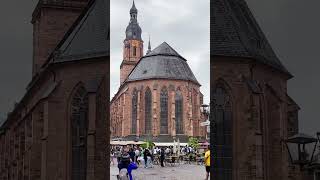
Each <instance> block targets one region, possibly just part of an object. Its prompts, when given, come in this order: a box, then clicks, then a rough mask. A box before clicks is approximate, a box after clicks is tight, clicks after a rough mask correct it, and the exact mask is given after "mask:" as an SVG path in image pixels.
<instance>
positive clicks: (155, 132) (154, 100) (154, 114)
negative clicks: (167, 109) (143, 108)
mask: <svg viewBox="0 0 320 180" xmlns="http://www.w3.org/2000/svg"><path fill="white" fill-rule="evenodd" d="M157 89H158V85H154V87H153V91H152V117H153V122H152V134H153V137H154V136H157V135H158V129H157V126H158V127H159V122H158V120H159V118H158V113H157V110H158V108H157V105H158V103H157V98H158V96H157V93H158V92H157Z"/></svg>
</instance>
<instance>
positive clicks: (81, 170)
mask: <svg viewBox="0 0 320 180" xmlns="http://www.w3.org/2000/svg"><path fill="white" fill-rule="evenodd" d="M71 105H72V106H71V107H72V110H71V111H72V112H71V113H72V114H71V136H72V137H71V138H72V180H86V176H87V173H86V172H87V131H88V96H87V92H86V90H85V89H84V88H83V87H80V88H78V90H77V91H76V93H75V95H74V97H73V99H72V103H71Z"/></svg>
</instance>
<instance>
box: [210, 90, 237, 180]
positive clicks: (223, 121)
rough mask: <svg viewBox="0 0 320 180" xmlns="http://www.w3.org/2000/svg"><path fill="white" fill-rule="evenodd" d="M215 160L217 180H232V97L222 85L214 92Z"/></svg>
mask: <svg viewBox="0 0 320 180" xmlns="http://www.w3.org/2000/svg"><path fill="white" fill-rule="evenodd" d="M213 91H214V95H213V99H214V102H213V116H214V120H215V126H214V129H213V137H214V138H213V142H214V144H213V151H212V152H213V158H214V163H212V164H213V166H214V174H215V179H217V180H230V179H232V113H231V102H230V96H229V95H228V93H227V91H226V90H225V89H224V88H223V86H222V85H220V86H217V87H216V89H214V90H213Z"/></svg>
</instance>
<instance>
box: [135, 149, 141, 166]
mask: <svg viewBox="0 0 320 180" xmlns="http://www.w3.org/2000/svg"><path fill="white" fill-rule="evenodd" d="M134 153H135V156H136V159H135V160H136V163H137V164H138V165H139V161H138V158H139V156H140V151H139V148H138V147H137V149H136V150H135V152H134Z"/></svg>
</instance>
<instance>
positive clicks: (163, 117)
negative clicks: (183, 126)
mask: <svg viewBox="0 0 320 180" xmlns="http://www.w3.org/2000/svg"><path fill="white" fill-rule="evenodd" d="M160 134H168V91H167V89H166V88H163V89H162V90H161V93H160Z"/></svg>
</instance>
